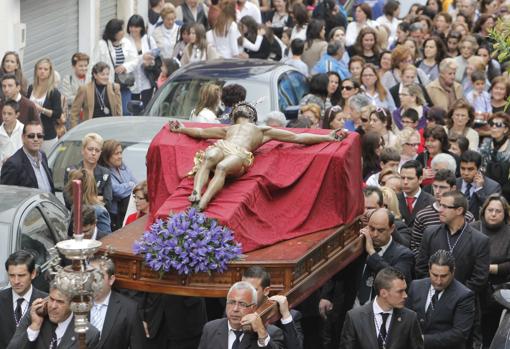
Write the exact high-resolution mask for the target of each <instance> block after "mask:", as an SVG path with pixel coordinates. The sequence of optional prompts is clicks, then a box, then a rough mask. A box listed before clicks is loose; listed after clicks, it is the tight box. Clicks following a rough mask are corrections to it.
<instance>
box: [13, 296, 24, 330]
mask: <svg viewBox="0 0 510 349" xmlns="http://www.w3.org/2000/svg"><path fill="white" fill-rule="evenodd" d="M24 301H25V298H18V300H17V301H16V303H17V304H16V310H14V320H16V326H18V324H19V322H20V320H21V316H22V314H23V313H22V311H21V306H22V305H23V302H24Z"/></svg>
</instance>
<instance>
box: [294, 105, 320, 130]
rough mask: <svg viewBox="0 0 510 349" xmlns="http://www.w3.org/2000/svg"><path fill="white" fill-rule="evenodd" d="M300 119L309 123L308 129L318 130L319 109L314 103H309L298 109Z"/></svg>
mask: <svg viewBox="0 0 510 349" xmlns="http://www.w3.org/2000/svg"><path fill="white" fill-rule="evenodd" d="M299 113H300V117H303V118H306V119H308V120H309V121H310V123H311V125H310V128H320V124H319V123H320V120H321V107H319V105H318V104H315V103H309V104H306V105H304V106H302V107H301V108H300V109H299Z"/></svg>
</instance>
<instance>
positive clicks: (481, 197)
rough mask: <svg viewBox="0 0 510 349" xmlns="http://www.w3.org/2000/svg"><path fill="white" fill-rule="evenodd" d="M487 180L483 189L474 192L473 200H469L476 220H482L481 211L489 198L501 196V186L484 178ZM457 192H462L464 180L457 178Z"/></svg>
mask: <svg viewBox="0 0 510 349" xmlns="http://www.w3.org/2000/svg"><path fill="white" fill-rule="evenodd" d="M483 178H484V179H485V184H484V185H483V188H482V189H480V190H478V191H476V192H474V193H473V195H471V199H469V212H471V213H472V214H473V216H475V220H478V219H479V218H480V209H481V208H482V206H483V203H484V202H485V200H486V199H487V197H488V196H489V195H491V194H494V193H500V194H501V185H499V183H498V182H496V181H495V180H493V179H490V178H489V177H487V176H483ZM456 185H457V190H459V191H461V190H462V178H457V184H456Z"/></svg>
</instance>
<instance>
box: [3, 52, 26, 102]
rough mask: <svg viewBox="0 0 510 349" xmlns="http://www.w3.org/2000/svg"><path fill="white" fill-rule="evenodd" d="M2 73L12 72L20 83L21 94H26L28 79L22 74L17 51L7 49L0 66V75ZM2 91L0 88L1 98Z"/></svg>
mask: <svg viewBox="0 0 510 349" xmlns="http://www.w3.org/2000/svg"><path fill="white" fill-rule="evenodd" d="M4 74H14V75H15V76H16V78H17V79H18V81H19V82H20V83H21V85H20V93H21V94H22V95H23V96H26V94H27V90H28V81H27V79H26V78H25V76H24V75H23V71H22V70H21V61H20V59H19V55H18V53H16V52H14V51H7V52H6V53H5V54H4V56H3V58H2V64H1V66H0V77H2V76H3V75H4ZM3 96H4V95H3V92H2V91H1V89H0V98H3Z"/></svg>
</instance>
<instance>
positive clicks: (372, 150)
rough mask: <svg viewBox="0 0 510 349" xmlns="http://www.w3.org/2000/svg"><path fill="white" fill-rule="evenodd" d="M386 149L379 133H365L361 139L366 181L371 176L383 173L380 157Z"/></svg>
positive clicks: (364, 178)
mask: <svg viewBox="0 0 510 349" xmlns="http://www.w3.org/2000/svg"><path fill="white" fill-rule="evenodd" d="M384 147H385V144H384V139H382V137H381V135H380V134H379V133H377V132H368V133H365V134H364V135H363V137H362V138H361V153H362V159H363V180H364V181H366V180H367V179H368V178H369V177H370V176H371V175H373V174H375V173H377V172H380V171H381V165H380V156H381V151H382V149H383V148H384Z"/></svg>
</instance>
